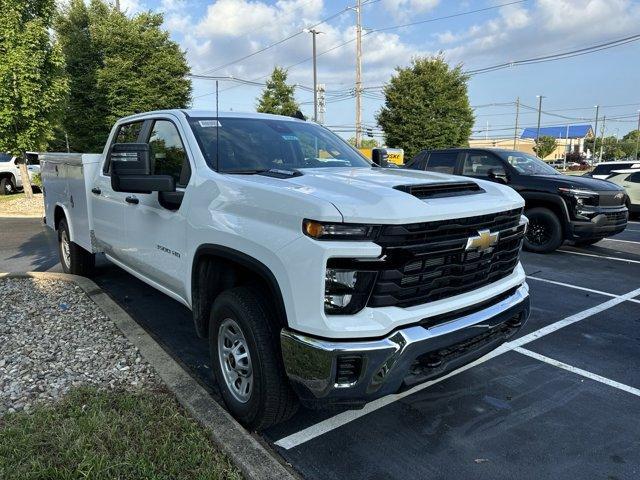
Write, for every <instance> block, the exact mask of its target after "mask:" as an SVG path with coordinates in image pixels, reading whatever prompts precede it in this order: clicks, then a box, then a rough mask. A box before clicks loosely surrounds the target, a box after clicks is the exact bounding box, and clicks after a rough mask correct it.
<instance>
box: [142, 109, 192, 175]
mask: <svg viewBox="0 0 640 480" xmlns="http://www.w3.org/2000/svg"><path fill="white" fill-rule="evenodd" d="M149 150H150V153H151V166H152V171H153V174H154V175H171V176H172V177H173V178H175V180H176V185H178V186H181V187H185V186H186V185H187V183H188V182H189V177H190V176H191V168H190V166H189V159H188V158H187V153H186V151H185V149H184V145H183V144H182V140H181V139H180V134H179V133H178V129H177V128H176V126H175V125H174V124H173V123H172V122H170V121H168V120H156V121H155V123H154V124H153V129H152V130H151V136H150V137H149Z"/></svg>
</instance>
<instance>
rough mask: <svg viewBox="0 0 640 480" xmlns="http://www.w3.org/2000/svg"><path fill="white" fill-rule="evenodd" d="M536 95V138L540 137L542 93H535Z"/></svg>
mask: <svg viewBox="0 0 640 480" xmlns="http://www.w3.org/2000/svg"><path fill="white" fill-rule="evenodd" d="M536 96H537V97H538V129H537V130H536V140H538V138H539V137H540V116H541V114H542V99H543V98H544V95H536Z"/></svg>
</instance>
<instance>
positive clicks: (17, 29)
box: [0, 0, 67, 196]
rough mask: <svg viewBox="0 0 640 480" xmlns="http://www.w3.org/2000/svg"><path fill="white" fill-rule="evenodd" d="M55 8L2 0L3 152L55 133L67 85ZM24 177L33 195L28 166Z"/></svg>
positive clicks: (21, 150) (42, 2) (29, 146)
mask: <svg viewBox="0 0 640 480" xmlns="http://www.w3.org/2000/svg"><path fill="white" fill-rule="evenodd" d="M54 11H55V2H54V0H0V151H5V152H10V153H12V154H14V155H20V156H23V157H24V154H25V152H26V151H28V150H43V149H44V148H45V147H46V145H47V141H48V140H49V139H50V137H51V136H52V132H53V126H54V124H55V121H56V118H57V116H58V114H59V111H60V106H61V105H62V102H63V99H64V95H65V92H66V89H67V83H66V80H65V76H64V62H63V57H62V53H61V51H60V47H59V45H58V44H57V43H56V42H55V41H53V39H52V38H51V35H50V27H51V25H52V21H53V15H54ZM21 176H22V178H23V179H25V180H26V181H25V182H24V185H25V192H26V193H27V195H28V196H30V195H31V185H30V183H29V181H28V175H27V169H26V166H24V165H23V166H22V167H21Z"/></svg>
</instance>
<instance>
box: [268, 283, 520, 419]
mask: <svg viewBox="0 0 640 480" xmlns="http://www.w3.org/2000/svg"><path fill="white" fill-rule="evenodd" d="M465 310H466V311H467V312H469V311H470V312H471V313H465V312H464V311H463V312H462V313H461V315H462V316H460V317H457V318H456V317H454V318H447V319H445V320H444V321H443V322H442V323H437V324H435V325H433V326H426V325H425V326H423V325H414V326H410V327H406V328H401V329H399V330H396V331H394V332H392V333H391V334H389V336H387V337H385V338H382V339H378V340H364V341H334V340H323V339H318V338H313V337H309V336H306V335H303V334H299V333H295V332H291V331H289V330H284V329H283V330H282V331H281V334H280V337H281V342H282V356H283V360H284V365H285V369H286V372H287V375H288V376H289V379H290V380H291V383H292V385H293V387H294V389H295V390H296V393H297V394H298V396H299V397H300V399H301V401H302V403H303V404H305V405H306V406H307V407H320V406H325V405H328V404H342V405H345V404H347V405H356V406H358V405H362V404H364V403H366V402H367V401H370V400H372V399H374V398H378V397H381V396H383V395H387V394H389V393H394V392H396V391H398V390H399V389H400V388H401V387H402V386H403V385H406V386H409V385H413V384H415V383H419V382H423V381H426V380H429V379H432V378H435V377H439V376H441V375H444V374H445V373H447V372H448V371H451V370H453V369H455V368H458V367H460V366H462V365H464V364H466V363H469V362H471V361H473V360H475V359H476V358H479V357H481V356H482V355H485V354H486V353H488V352H489V351H491V350H493V349H494V348H496V347H497V346H498V345H500V344H501V343H503V342H504V341H505V340H506V339H508V338H509V337H511V336H512V335H514V334H515V333H516V332H517V331H518V330H519V329H520V328H521V327H522V325H523V324H524V323H525V322H526V320H527V318H528V316H529V287H528V286H527V284H526V283H523V284H522V285H521V286H520V287H518V288H517V289H516V290H515V291H514V292H513V293H512V294H510V295H509V296H507V297H506V298H502V299H500V300H499V301H497V302H496V303H495V304H492V305H491V304H490V305H489V306H487V307H484V308H482V309H480V310H476V311H474V310H472V309H465ZM428 321H429V319H425V322H428Z"/></svg>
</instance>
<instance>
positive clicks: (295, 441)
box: [275, 288, 640, 450]
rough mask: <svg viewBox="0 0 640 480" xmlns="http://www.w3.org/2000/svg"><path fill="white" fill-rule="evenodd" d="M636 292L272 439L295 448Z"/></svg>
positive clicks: (634, 293)
mask: <svg viewBox="0 0 640 480" xmlns="http://www.w3.org/2000/svg"><path fill="white" fill-rule="evenodd" d="M638 295H640V288H638V289H636V290H633V291H631V292H629V293H626V294H624V295H620V296H617V297H615V298H612V299H611V300H607V301H606V302H604V303H601V304H600V305H596V306H595V307H591V308H589V309H587V310H583V311H582V312H578V313H576V314H574V315H571V316H569V317H567V318H564V319H562V320H559V321H557V322H555V323H552V324H551V325H547V326H546V327H544V328H541V329H540V330H536V331H535V332H532V333H529V334H528V335H525V336H523V337H520V338H518V339H516V340H512V341H510V342H506V343H503V344H502V345H501V346H500V347H498V348H497V349H495V350H493V351H492V352H490V353H489V354H487V355H485V356H484V357H482V358H479V359H478V360H476V361H474V362H472V363H469V364H467V365H465V366H463V367H461V368H459V369H457V370H454V371H452V372H451V373H449V374H447V375H445V376H443V377H440V378H437V379H435V380H431V381H429V382H425V383H422V384H420V385H416V386H415V387H413V388H411V389H409V390H406V391H404V392H402V393H395V394H392V395H387V396H385V397H382V398H379V399H377V400H374V401H372V402H369V403H367V404H366V405H365V406H364V408H363V409H362V410H347V411H346V412H342V413H339V414H337V415H335V416H333V417H331V418H327V419H326V420H323V421H321V422H318V423H316V424H314V425H311V426H309V427H307V428H305V429H303V430H300V431H298V432H296V433H293V434H291V435H288V436H286V437H284V438H281V439H280V440H278V441H277V442H275V444H276V445H277V446H279V447H281V448H284V449H286V450H289V449H291V448H294V447H297V446H298V445H301V444H303V443H306V442H308V441H310V440H313V439H314V438H316V437H319V436H320V435H323V434H325V433H327V432H330V431H331V430H334V429H336V428H338V427H341V426H343V425H346V424H347V423H350V422H352V421H354V420H357V419H359V418H360V417H363V416H365V415H368V414H369V413H372V412H375V411H376V410H379V409H380V408H382V407H385V406H387V405H389V404H391V403H393V402H395V401H397V400H400V399H402V398H404V397H406V396H408V395H411V394H413V393H416V392H419V391H421V390H424V389H425V388H428V387H430V386H431V385H435V384H436V383H439V382H441V381H443V380H446V379H447V378H450V377H453V376H454V375H457V374H459V373H462V372H464V371H465V370H469V369H470V368H473V367H475V366H476V365H480V364H482V363H484V362H486V361H488V360H490V359H492V358H494V357H497V356H498V355H502V354H503V353H506V352H509V351H511V350H513V349H515V348H518V347H521V346H522V345H525V344H527V343H529V342H533V341H534V340H537V339H539V338H541V337H544V336H545V335H549V334H550V333H553V332H555V331H557V330H559V329H561V328H564V327H566V326H568V325H571V324H573V323H576V322H579V321H581V320H584V319H585V318H588V317H590V316H592V315H595V314H597V313H600V312H602V311H604V310H607V309H609V308H613V307H615V306H616V305H619V304H621V303H623V302H625V301H627V300H629V299H632V298H633V297H636V296H638Z"/></svg>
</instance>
